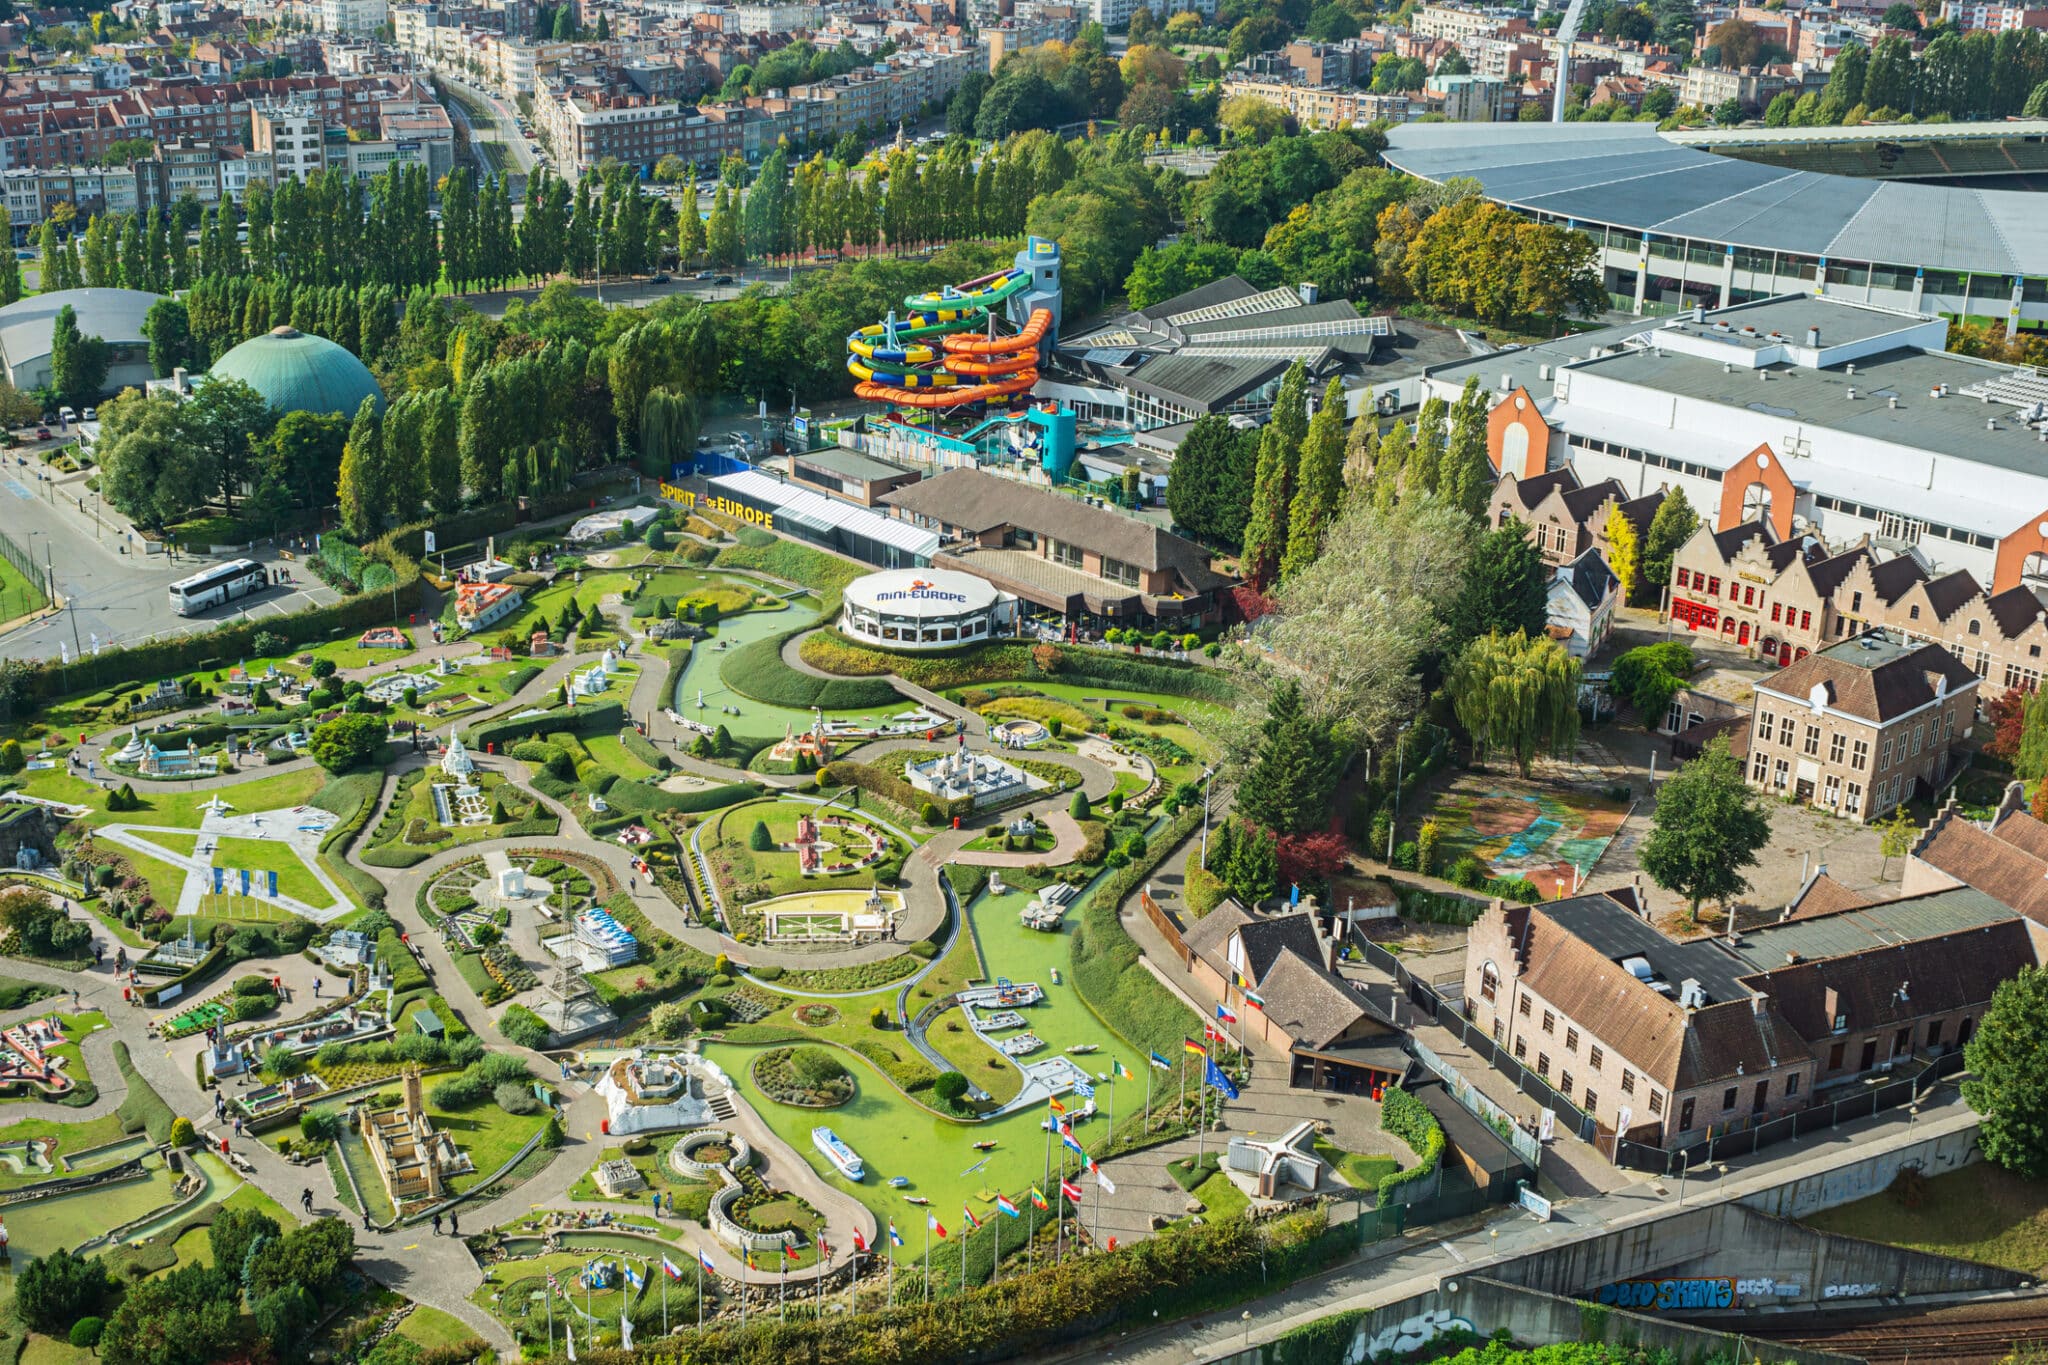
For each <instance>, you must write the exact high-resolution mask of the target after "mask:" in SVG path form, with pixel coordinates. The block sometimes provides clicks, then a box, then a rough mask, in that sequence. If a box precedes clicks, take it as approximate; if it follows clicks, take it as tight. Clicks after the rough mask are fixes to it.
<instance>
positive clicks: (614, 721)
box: [463, 701, 626, 753]
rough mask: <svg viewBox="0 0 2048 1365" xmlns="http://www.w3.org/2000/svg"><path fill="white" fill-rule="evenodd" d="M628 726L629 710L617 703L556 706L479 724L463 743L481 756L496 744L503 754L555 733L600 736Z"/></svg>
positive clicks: (471, 728) (473, 726)
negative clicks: (536, 713)
mask: <svg viewBox="0 0 2048 1365" xmlns="http://www.w3.org/2000/svg"><path fill="white" fill-rule="evenodd" d="M625 723H626V708H625V706H624V705H623V704H621V703H619V702H616V701H600V702H586V703H584V704H582V705H579V706H557V707H552V708H550V709H549V710H547V711H545V712H543V713H542V714H540V715H538V716H525V717H521V718H519V719H516V720H515V719H512V718H510V717H507V718H505V719H502V720H489V721H480V722H478V723H477V724H475V725H472V726H471V727H470V728H469V732H468V733H467V734H466V735H465V736H464V737H463V743H465V744H467V745H468V746H469V747H470V748H471V749H474V750H476V751H477V752H478V753H482V752H484V751H485V750H486V747H487V746H489V745H493V744H495V745H496V746H497V747H498V751H499V752H501V753H510V752H511V749H512V746H513V745H514V744H517V743H518V742H519V741H520V740H523V739H538V738H540V737H541V736H543V735H546V734H548V733H550V732H552V731H558V730H560V731H567V732H568V733H570V734H574V735H597V734H606V733H610V732H614V731H617V730H618V729H619V728H620V727H621V726H623V725H624V724H625Z"/></svg>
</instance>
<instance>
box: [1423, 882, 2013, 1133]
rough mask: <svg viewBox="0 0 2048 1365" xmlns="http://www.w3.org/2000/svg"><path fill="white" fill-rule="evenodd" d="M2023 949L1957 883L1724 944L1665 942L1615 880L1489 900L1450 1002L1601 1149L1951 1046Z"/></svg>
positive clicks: (1836, 910)
mask: <svg viewBox="0 0 2048 1365" xmlns="http://www.w3.org/2000/svg"><path fill="white" fill-rule="evenodd" d="M2035 960H2036V950H2035V948H2034V944H2033V941H2032V936H2031V931H2030V928H2029V926H2028V924H2027V923H2026V921H2025V920H2023V919H2021V918H2020V917H2019V916H2017V915H2016V914H2015V913H2014V912H2013V910H2012V909H2011V908H2010V907H2008V906H2006V905H2004V904H2001V903H2000V902H1999V901H1998V900H1996V899H1995V898H1994V897H1993V896H1991V895H1987V894H1984V893H1982V892H1979V891H1975V890H1972V889H1970V888H1968V887H1959V886H1953V885H1952V886H1951V887H1949V888H1948V889H1944V890H1940V891H1937V892H1936V893H1934V894H1931V895H1924V896H1913V897H1911V898H1909V899H1904V900H1898V901H1889V902H1881V903H1878V904H1875V905H1861V904H1858V903H1856V900H1855V898H1853V897H1851V898H1844V899H1842V900H1841V901H1840V902H1838V903H1837V904H1836V905H1834V906H1822V905H1820V904H1818V903H1816V904H1814V905H1812V906H1808V907H1805V908H1804V909H1803V911H1802V914H1801V915H1799V916H1796V917H1791V918H1788V919H1787V920H1785V921H1783V922H1780V923H1777V924H1771V925H1766V926H1764V927H1762V928H1760V929H1754V930H1751V931H1749V932H1746V933H1744V934H1743V935H1742V936H1741V937H1740V938H1738V939H1736V940H1734V941H1733V942H1731V941H1730V940H1729V939H1727V938H1726V937H1719V936H1717V937H1709V938H1695V939H1691V940H1687V941H1678V940H1674V939H1672V938H1670V937H1669V936H1667V935H1665V934H1663V933H1661V932H1659V931H1658V930H1657V929H1656V927H1655V926H1653V925H1652V924H1651V923H1650V922H1649V920H1648V918H1647V917H1646V916H1645V914H1644V913H1643V902H1642V900H1641V898H1640V897H1639V896H1638V895H1637V894H1636V892H1635V891H1634V890H1633V889H1632V888H1627V887H1623V888H1619V889H1617V890H1614V891H1609V892H1605V893H1600V894H1595V895H1588V896H1579V897H1574V898H1572V899H1569V900H1564V901H1555V902H1551V903H1549V904H1544V905H1534V906H1503V905H1501V904H1500V903H1499V902H1496V903H1495V904H1494V905H1493V907H1492V908H1491V909H1489V910H1487V911H1486V912H1485V913H1483V914H1482V915H1481V916H1480V917H1479V919H1478V920H1477V921H1475V922H1474V923H1473V925H1472V927H1471V929H1470V930H1468V931H1467V938H1466V955H1465V962H1466V965H1465V990H1464V1007H1465V1013H1466V1015H1467V1017H1468V1018H1470V1019H1471V1020H1472V1021H1473V1023H1474V1024H1476V1025H1477V1026H1478V1027H1479V1028H1480V1029H1481V1030H1482V1031H1484V1032H1486V1033H1488V1034H1489V1035H1490V1036H1491V1037H1492V1039H1493V1041H1494V1043H1495V1044H1496V1045H1498V1047H1499V1048H1500V1050H1501V1052H1502V1054H1503V1055H1505V1056H1512V1057H1513V1058H1514V1060H1515V1062H1516V1063H1517V1064H1518V1065H1519V1067H1520V1068H1522V1069H1523V1070H1524V1071H1526V1072H1527V1073H1530V1074H1532V1075H1533V1076H1534V1077H1535V1078H1536V1079H1538V1080H1540V1081H1542V1082H1543V1083H1544V1084H1545V1085H1547V1086H1549V1087H1550V1088H1551V1089H1552V1091H1553V1092H1555V1093H1556V1094H1557V1095H1558V1096H1559V1097H1560V1098H1562V1099H1563V1100H1565V1101H1566V1102H1567V1103H1569V1104H1570V1105H1571V1106H1573V1107H1574V1108H1576V1109H1577V1110H1579V1111H1581V1112H1583V1113H1584V1114H1586V1115H1588V1116H1590V1117H1591V1118H1592V1120H1593V1121H1594V1123H1595V1125H1597V1128H1598V1132H1599V1136H1600V1138H1601V1140H1602V1143H1603V1144H1607V1143H1612V1141H1613V1139H1614V1138H1615V1137H1616V1136H1623V1137H1626V1138H1627V1139H1628V1140H1629V1141H1631V1142H1638V1143H1646V1144H1649V1145H1651V1146H1655V1147H1662V1148H1665V1149H1667V1150H1676V1149H1678V1148H1681V1147H1693V1146H1695V1145H1696V1144H1700V1143H1703V1142H1705V1141H1706V1140H1708V1139H1709V1138H1710V1137H1712V1136H1716V1135H1719V1134H1723V1133H1727V1132H1732V1131H1739V1130H1742V1129H1746V1128H1749V1127H1752V1126H1755V1125H1758V1124H1761V1123H1765V1122H1768V1121H1770V1120H1772V1119H1776V1118H1780V1117H1783V1116H1785V1115H1788V1114H1793V1113H1797V1112H1799V1111H1801V1110H1803V1109H1805V1108H1806V1107H1807V1106H1808V1105H1810V1104H1825V1103H1827V1102H1828V1100H1829V1099H1830V1098H1831V1097H1832V1095H1833V1094H1837V1093H1856V1092H1860V1091H1861V1089H1862V1082H1863V1081H1864V1080H1865V1079H1866V1078H1867V1077H1869V1076H1871V1075H1873V1074H1876V1073H1879V1072H1887V1071H1891V1070H1893V1069H1895V1068H1897V1067H1901V1066H1915V1065H1924V1064H1926V1063H1928V1062H1931V1061H1933V1060H1934V1059H1935V1058H1937V1057H1938V1056H1940V1055H1943V1054H1945V1053H1948V1052H1952V1051H1953V1050H1955V1049H1956V1048H1959V1047H1960V1046H1961V1045H1962V1044H1963V1043H1964V1042H1966V1041H1968V1038H1969V1036H1970V1033H1971V1031H1972V1030H1973V1028H1974V1026H1975V1021H1976V1020H1979V1019H1981V1018H1982V1017H1983V1013H1984V1010H1985V1008H1986V1007H1987V1006H1988V1005H1989V1002H1990V999H1991V995H1992V993H1993V991H1995V990H1996V989H1997V987H1998V985H1999V984H2000V983H2001V982H2003V981H2004V980H2006V979H2008V978H2009V977H2011V976H2012V975H2014V974H2015V973H2016V972H2018V971H2019V970H2020V969H2021V968H2022V967H2027V966H2032V965H2034V963H2035ZM1608 1150H1610V1151H1612V1150H1615V1149H1614V1148H1613V1147H1611V1146H1610V1147H1609V1148H1608Z"/></svg>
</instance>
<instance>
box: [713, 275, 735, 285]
mask: <svg viewBox="0 0 2048 1365" xmlns="http://www.w3.org/2000/svg"><path fill="white" fill-rule="evenodd" d="M712 283H713V284H731V283H732V276H730V275H720V276H719V277H718V278H717V279H715V280H713V281H712Z"/></svg>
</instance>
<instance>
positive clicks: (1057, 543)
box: [1046, 536, 1081, 569]
mask: <svg viewBox="0 0 2048 1365" xmlns="http://www.w3.org/2000/svg"><path fill="white" fill-rule="evenodd" d="M1046 545H1047V547H1048V548H1049V549H1050V550H1051V552H1052V562H1053V563H1055V564H1064V565H1066V566H1067V567H1068V568H1070V569H1078V568H1080V567H1081V547H1080V546H1078V545H1069V544H1068V543H1067V542H1066V541H1064V540H1054V539H1052V538H1051V537H1050V536H1048V537H1047V538H1046Z"/></svg>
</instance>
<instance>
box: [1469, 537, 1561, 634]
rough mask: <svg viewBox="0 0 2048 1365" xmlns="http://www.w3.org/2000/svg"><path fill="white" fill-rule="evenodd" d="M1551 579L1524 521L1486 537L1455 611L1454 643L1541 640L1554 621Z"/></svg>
mask: <svg viewBox="0 0 2048 1365" xmlns="http://www.w3.org/2000/svg"><path fill="white" fill-rule="evenodd" d="M1550 577H1551V574H1550V566H1549V565H1548V564H1545V563H1544V562H1543V555H1542V552H1540V551H1539V550H1537V548H1536V546H1535V543H1534V542H1533V541H1531V540H1530V539H1529V532H1528V528H1526V527H1524V526H1523V525H1522V523H1521V522H1519V521H1516V520H1514V519H1513V518H1510V519H1509V520H1508V522H1507V524H1506V525H1505V526H1496V527H1494V528H1493V529H1492V530H1490V531H1486V532H1484V533H1483V534H1482V535H1481V536H1480V537H1479V542H1478V545H1477V546H1476V547H1475V549H1474V551H1473V554H1472V562H1471V566H1470V567H1469V568H1468V569H1467V570H1466V573H1465V577H1464V581H1463V582H1462V583H1461V584H1460V586H1459V588H1458V592H1457V595H1456V596H1455V598H1454V599H1453V600H1452V604H1451V607H1450V610H1449V614H1448V622H1449V627H1450V636H1451V638H1452V640H1453V641H1458V642H1463V641H1467V640H1476V639H1478V638H1479V637H1480V636H1482V635H1489V634H1500V635H1513V634H1516V633H1518V632H1519V633H1520V634H1523V635H1527V636H1529V637H1531V638H1534V637H1535V636H1538V635H1541V634H1542V633H1543V628H1544V626H1545V625H1546V624H1547V623H1548V622H1549V620H1550V603H1549V596H1548V594H1549V587H1550Z"/></svg>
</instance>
